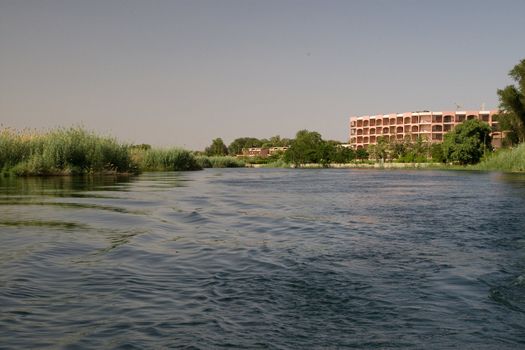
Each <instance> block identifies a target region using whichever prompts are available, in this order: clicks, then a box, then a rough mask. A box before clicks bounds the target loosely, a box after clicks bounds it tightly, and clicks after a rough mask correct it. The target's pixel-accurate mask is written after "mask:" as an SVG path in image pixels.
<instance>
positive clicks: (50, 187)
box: [0, 169, 525, 349]
mask: <svg viewBox="0 0 525 350" xmlns="http://www.w3.org/2000/svg"><path fill="white" fill-rule="evenodd" d="M524 347H525V176H524V175H511V174H499V173H473V172H442V171H422V170H419V171H410V170H391V171H376V170H344V169H342V170H334V169H325V170H292V169H211V170H204V171H199V172H186V173H146V174H143V175H140V176H137V177H94V178H82V177H79V178H71V177H56V178H27V179H1V180H0V348H2V349H22V348H50V349H59V348H65V349H102V348H104V349H117V348H121V349H144V348H186V349H215V348H250V349H251V348H260V349H306V348H309V349H316V348H322V349H325V348H333V349H336V348H362V349H390V348H402V349H456V348H463V349H517V348H524Z"/></svg>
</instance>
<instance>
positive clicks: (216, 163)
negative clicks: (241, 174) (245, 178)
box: [196, 155, 246, 168]
mask: <svg viewBox="0 0 525 350" xmlns="http://www.w3.org/2000/svg"><path fill="white" fill-rule="evenodd" d="M196 159H197V163H198V164H199V165H200V166H201V167H202V168H242V167H244V166H245V165H246V163H245V162H244V160H242V159H239V158H236V157H232V156H213V157H209V156H203V155H201V156H197V157H196Z"/></svg>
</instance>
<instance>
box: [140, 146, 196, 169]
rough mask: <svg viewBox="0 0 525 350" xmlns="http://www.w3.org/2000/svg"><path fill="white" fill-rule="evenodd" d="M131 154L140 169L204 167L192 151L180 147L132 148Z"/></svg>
mask: <svg viewBox="0 0 525 350" xmlns="http://www.w3.org/2000/svg"><path fill="white" fill-rule="evenodd" d="M131 154H132V159H133V161H134V162H135V163H136V164H137V166H138V168H139V170H140V171H175V170H176V171H184V170H200V169H202V168H203V167H202V166H201V165H199V163H198V162H197V159H196V158H195V156H194V155H193V154H192V153H191V152H190V151H187V150H184V149H180V148H169V149H162V148H160V149H147V150H143V149H132V150H131Z"/></svg>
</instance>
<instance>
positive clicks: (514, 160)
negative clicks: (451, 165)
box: [473, 143, 525, 172]
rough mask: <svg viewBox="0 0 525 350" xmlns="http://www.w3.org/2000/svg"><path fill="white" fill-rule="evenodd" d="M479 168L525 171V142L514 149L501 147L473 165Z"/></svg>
mask: <svg viewBox="0 0 525 350" xmlns="http://www.w3.org/2000/svg"><path fill="white" fill-rule="evenodd" d="M473 168H474V169H477V170H499V171H509V172H518V171H519V172H523V171H525V143H522V144H520V145H518V146H517V147H515V148H513V149H501V150H499V151H497V152H496V153H494V154H493V155H491V156H489V157H488V158H486V159H484V160H482V161H481V162H480V163H479V164H477V165H474V166H473Z"/></svg>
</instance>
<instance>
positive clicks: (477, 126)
mask: <svg viewBox="0 0 525 350" xmlns="http://www.w3.org/2000/svg"><path fill="white" fill-rule="evenodd" d="M490 132H491V129H490V126H489V125H488V124H487V123H484V122H482V121H480V120H477V119H471V120H467V121H466V122H464V123H462V124H459V125H458V126H456V127H455V128H454V130H452V131H451V132H449V133H447V134H445V140H444V141H443V145H442V147H443V156H444V158H445V159H446V160H447V161H448V162H458V163H459V164H474V163H477V162H479V160H480V159H481V157H482V156H483V154H484V153H485V152H486V151H488V150H490V149H491V148H492V146H491V144H490V141H491V137H490Z"/></svg>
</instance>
